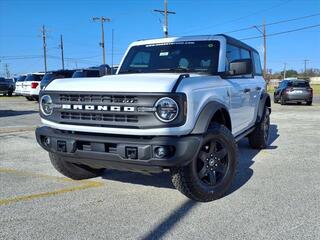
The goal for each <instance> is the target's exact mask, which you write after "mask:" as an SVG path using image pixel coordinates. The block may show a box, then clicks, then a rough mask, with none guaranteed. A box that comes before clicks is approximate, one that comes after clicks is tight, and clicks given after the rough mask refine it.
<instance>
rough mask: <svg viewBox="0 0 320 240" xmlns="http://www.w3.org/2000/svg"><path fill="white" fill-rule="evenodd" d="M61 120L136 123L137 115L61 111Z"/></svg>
mask: <svg viewBox="0 0 320 240" xmlns="http://www.w3.org/2000/svg"><path fill="white" fill-rule="evenodd" d="M61 119H62V120H85V121H90V120H91V121H96V122H97V121H98V122H102V123H103V122H127V123H137V122H138V116H135V115H116V114H102V113H74V112H61Z"/></svg>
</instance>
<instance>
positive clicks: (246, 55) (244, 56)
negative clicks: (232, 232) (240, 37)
mask: <svg viewBox="0 0 320 240" xmlns="http://www.w3.org/2000/svg"><path fill="white" fill-rule="evenodd" d="M240 54H241V59H250V58H251V57H250V52H249V51H248V50H246V49H243V48H241V49H240Z"/></svg>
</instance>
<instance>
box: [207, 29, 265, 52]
mask: <svg viewBox="0 0 320 240" xmlns="http://www.w3.org/2000/svg"><path fill="white" fill-rule="evenodd" d="M213 36H222V37H224V38H225V39H226V40H227V43H229V44H232V45H237V46H239V47H243V48H246V49H249V50H251V51H254V52H256V53H259V52H258V51H257V50H256V49H254V48H253V47H251V46H249V45H248V44H246V43H244V42H242V41H240V40H238V39H235V38H233V37H230V36H228V35H225V34H216V35H213Z"/></svg>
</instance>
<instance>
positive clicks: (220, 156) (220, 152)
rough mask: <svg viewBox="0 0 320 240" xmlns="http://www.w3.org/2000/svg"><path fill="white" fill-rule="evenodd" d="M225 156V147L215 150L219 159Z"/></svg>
mask: <svg viewBox="0 0 320 240" xmlns="http://www.w3.org/2000/svg"><path fill="white" fill-rule="evenodd" d="M226 156H227V150H226V149H225V148H222V149H221V150H219V151H218V152H217V157H218V158H219V159H220V160H221V159H223V158H225V157H226Z"/></svg>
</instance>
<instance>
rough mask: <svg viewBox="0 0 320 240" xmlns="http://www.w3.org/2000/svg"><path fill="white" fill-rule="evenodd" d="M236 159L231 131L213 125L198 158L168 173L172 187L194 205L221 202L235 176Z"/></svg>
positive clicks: (234, 143)
mask: <svg viewBox="0 0 320 240" xmlns="http://www.w3.org/2000/svg"><path fill="white" fill-rule="evenodd" d="M237 155H238V154H237V144H236V142H235V140H234V137H233V135H232V133H231V132H230V130H229V129H227V128H226V127H225V126H223V125H220V124H216V123H215V124H213V125H212V127H211V128H210V129H209V130H208V132H207V134H206V135H205V136H204V139H203V144H202V146H201V149H200V151H199V153H198V156H197V157H196V158H195V159H193V160H192V161H191V162H190V163H189V164H188V165H187V166H185V167H180V168H173V169H171V176H172V183H173V185H174V186H175V187H176V189H178V190H179V191H180V192H181V193H183V194H184V195H185V196H187V197H189V198H190V199H192V200H195V201H200V202H209V201H213V200H215V199H218V198H221V197H222V196H223V195H224V194H225V193H226V191H227V190H228V189H229V187H230V185H231V183H232V181H233V179H234V177H235V175H236V168H237Z"/></svg>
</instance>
